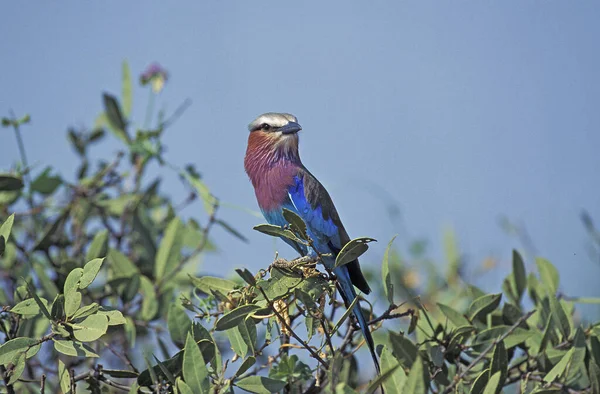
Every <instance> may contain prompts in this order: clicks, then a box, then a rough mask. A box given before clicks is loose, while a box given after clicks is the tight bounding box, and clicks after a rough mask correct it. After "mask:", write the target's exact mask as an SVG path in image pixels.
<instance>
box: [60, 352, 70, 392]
mask: <svg viewBox="0 0 600 394" xmlns="http://www.w3.org/2000/svg"><path fill="white" fill-rule="evenodd" d="M58 381H59V382H60V389H61V390H62V392H63V393H64V394H69V393H70V392H71V375H69V370H68V369H67V366H66V365H65V363H63V362H62V360H61V359H60V358H59V359H58Z"/></svg>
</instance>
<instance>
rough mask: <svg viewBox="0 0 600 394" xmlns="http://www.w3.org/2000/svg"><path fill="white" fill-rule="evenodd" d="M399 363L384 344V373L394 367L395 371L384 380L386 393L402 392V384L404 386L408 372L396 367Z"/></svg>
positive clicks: (382, 356)
mask: <svg viewBox="0 0 600 394" xmlns="http://www.w3.org/2000/svg"><path fill="white" fill-rule="evenodd" d="M398 365H400V363H399V362H398V360H396V359H395V358H394V356H393V355H392V352H391V351H390V350H389V349H388V348H387V347H385V346H384V347H383V348H382V349H381V370H382V371H383V373H386V372H387V371H390V370H392V369H393V373H392V374H391V375H389V376H388V378H387V379H386V380H384V381H383V388H384V390H385V392H386V393H394V392H402V386H404V382H405V381H406V373H405V372H404V369H402V368H397V369H394V368H396V366H398Z"/></svg>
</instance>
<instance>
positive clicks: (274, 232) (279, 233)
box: [253, 224, 306, 245]
mask: <svg viewBox="0 0 600 394" xmlns="http://www.w3.org/2000/svg"><path fill="white" fill-rule="evenodd" d="M253 229H254V230H256V231H258V232H261V233H263V234H267V235H270V236H272V237H283V238H287V239H289V240H290V241H294V242H298V243H299V244H301V245H306V242H304V241H303V240H301V239H300V238H298V237H296V235H295V234H294V233H293V232H292V231H291V230H286V229H284V228H283V227H281V226H274V225H272V224H259V225H258V226H254V227H253Z"/></svg>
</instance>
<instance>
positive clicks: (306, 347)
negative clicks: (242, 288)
mask: <svg viewBox="0 0 600 394" xmlns="http://www.w3.org/2000/svg"><path fill="white" fill-rule="evenodd" d="M256 287H257V288H258V290H260V292H261V293H262V295H263V297H265V301H267V303H268V304H269V307H270V308H271V310H272V311H273V312H275V315H277V318H278V319H279V321H280V322H281V324H282V325H283V326H284V327H285V328H286V329H287V330H288V331H289V333H290V334H292V336H293V337H294V339H296V340H297V341H298V342H299V343H301V344H302V346H303V347H304V348H305V349H306V350H308V352H309V353H310V354H311V356H313V357H314V358H315V359H317V361H318V362H319V363H321V365H323V366H324V367H325V368H329V363H328V362H327V361H325V360H323V359H322V358H321V356H319V355H318V354H317V352H315V351H314V350H313V349H312V348H311V347H310V345H309V344H308V343H306V342H304V341H303V340H302V338H300V337H299V336H298V334H296V332H294V330H293V329H292V327H290V326H289V325H288V324H287V322H286V321H285V319H284V317H283V316H281V315H280V314H279V312H278V311H277V309H275V306H274V305H273V302H272V301H271V300H269V298H268V297H267V294H266V293H265V291H264V290H263V289H262V287H260V286H256Z"/></svg>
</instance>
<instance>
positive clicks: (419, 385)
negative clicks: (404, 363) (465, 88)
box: [403, 357, 429, 394]
mask: <svg viewBox="0 0 600 394" xmlns="http://www.w3.org/2000/svg"><path fill="white" fill-rule="evenodd" d="M428 385H429V384H428V382H426V381H425V374H424V370H423V362H422V361H421V357H417V358H416V359H415V362H414V363H413V367H412V368H411V369H410V372H409V373H408V377H407V378H406V383H405V384H404V388H403V392H404V393H411V394H426V393H427V387H428Z"/></svg>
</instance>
